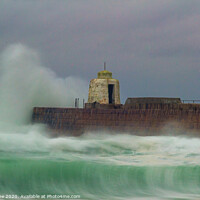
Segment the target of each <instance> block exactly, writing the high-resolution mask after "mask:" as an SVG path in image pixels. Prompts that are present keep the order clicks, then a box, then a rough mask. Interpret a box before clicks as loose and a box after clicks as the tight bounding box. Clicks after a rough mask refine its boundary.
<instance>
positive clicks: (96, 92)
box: [88, 78, 120, 104]
mask: <svg viewBox="0 0 200 200" xmlns="http://www.w3.org/2000/svg"><path fill="white" fill-rule="evenodd" d="M109 84H112V85H114V93H113V95H114V104H120V92H119V81H118V80H116V79H108V78H107V79H92V80H91V81H90V86H89V95H88V103H93V102H98V103H100V104H109V95H108V85H109Z"/></svg>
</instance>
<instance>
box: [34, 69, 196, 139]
mask: <svg viewBox="0 0 200 200" xmlns="http://www.w3.org/2000/svg"><path fill="white" fill-rule="evenodd" d="M32 121H33V122H34V123H43V124H46V125H47V126H48V127H49V129H50V130H52V131H51V132H52V134H53V135H54V136H59V135H74V136H77V135H81V134H83V133H84V132H96V131H98V132H99V131H101V130H106V131H109V132H114V133H116V132H118V133H130V134H136V135H160V134H166V133H168V134H183V133H184V134H187V133H188V132H189V133H190V134H193V135H196V136H199V135H200V104H198V103H196V102H195V101H192V102H188V103H183V101H181V99H180V98H164V97H160V98H158V97H144V98H141V97H139V98H127V100H126V102H125V104H124V105H122V104H121V102H120V85H119V81H118V80H117V79H113V77H112V73H111V72H109V71H107V70H106V67H105V65H104V70H103V71H100V72H99V73H98V75H97V78H96V79H92V80H91V81H90V86H89V93H88V102H87V103H85V105H84V108H53V107H34V108H33V115H32Z"/></svg>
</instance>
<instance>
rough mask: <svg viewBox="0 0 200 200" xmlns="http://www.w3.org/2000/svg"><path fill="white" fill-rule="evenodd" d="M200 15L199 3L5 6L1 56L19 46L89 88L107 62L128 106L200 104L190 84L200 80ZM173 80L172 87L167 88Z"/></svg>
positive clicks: (46, 0)
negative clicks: (156, 98) (134, 100)
mask: <svg viewBox="0 0 200 200" xmlns="http://www.w3.org/2000/svg"><path fill="white" fill-rule="evenodd" d="M199 9H200V2H199V1H195V0H190V1H188V0H182V1H174V0H168V1H160V0H151V1H146V0H140V1H138V0H127V1H123V0H110V1H106V0H102V1H93V0H85V1H81V0H77V1H72V0H71V1H65V0H60V1H52V0H43V1H34V0H30V1H22V0H19V1H5V0H2V1H1V2H0V37H1V40H0V50H2V49H3V48H4V47H5V46H7V45H8V44H11V43H16V42H21V43H23V44H26V45H28V46H30V47H32V48H34V49H37V50H38V51H39V52H40V54H41V57H42V62H43V64H44V65H45V66H47V67H48V68H50V69H52V70H53V71H55V72H56V73H57V74H58V75H59V76H61V77H65V76H66V75H68V74H71V75H72V76H74V75H75V76H77V75H80V74H81V75H82V76H83V78H84V79H87V80H90V79H91V78H94V76H96V73H97V71H99V70H101V69H102V67H103V62H104V61H105V60H106V61H107V65H108V68H109V69H110V70H111V71H113V75H114V76H115V77H117V78H118V79H119V80H120V82H121V88H122V92H121V93H122V96H123V98H125V97H126V96H128V95H130V96H134V95H144V96H145V95H149V94H152V95H161V96H165V95H166V96H167V95H180V96H181V97H182V96H183V97H184V96H189V95H192V93H191V92H188V91H192V92H193V93H195V94H193V95H192V97H193V98H200V96H198V95H197V93H198V88H197V86H193V85H192V84H191V83H192V82H193V80H194V78H196V77H198V76H199V74H198V73H199V71H198V70H197V68H198V65H199V51H200V49H199V46H200V37H199V35H200V14H199ZM197 72H198V73H197ZM175 74H176V75H175ZM179 74H180V77H179ZM155 76H156V78H155ZM181 76H182V77H183V76H184V77H185V76H189V77H188V78H187V79H188V81H187V82H185V83H184V82H183V81H182V79H181ZM177 77H178V78H177ZM167 79H170V80H171V82H173V84H170V83H169V84H168V85H167V81H166V83H163V80H167ZM147 83H148V84H147ZM162 83H163V84H162ZM180 84H181V86H182V84H183V88H186V90H185V91H182V92H180ZM195 84H197V85H199V84H200V83H199V81H198V80H197V81H196V82H195ZM155 86H156V92H155ZM163 88H166V89H163ZM171 91H174V92H173V93H172V92H171ZM192 97H191V98H192Z"/></svg>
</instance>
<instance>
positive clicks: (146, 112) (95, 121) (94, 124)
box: [32, 103, 200, 136]
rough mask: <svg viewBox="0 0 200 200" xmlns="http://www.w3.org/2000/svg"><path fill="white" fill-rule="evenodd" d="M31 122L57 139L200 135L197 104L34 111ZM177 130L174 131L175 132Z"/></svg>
mask: <svg viewBox="0 0 200 200" xmlns="http://www.w3.org/2000/svg"><path fill="white" fill-rule="evenodd" d="M32 121H33V122H34V123H43V124H46V125H47V126H48V127H49V128H50V129H51V130H53V131H52V132H53V133H54V134H55V136H56V135H63V134H64V135H80V134H82V133H84V132H88V131H99V130H109V131H114V132H128V133H131V134H136V135H159V134H164V133H166V132H168V133H170V130H172V129H173V133H174V132H176V133H177V134H180V133H183V132H182V130H186V131H185V133H186V132H188V131H189V132H190V134H194V135H196V136H199V135H200V104H137V103H136V104H135V105H134V106H132V107H131V108H125V107H122V108H118V109H97V108H48V107H35V108H34V109H33V115H32ZM174 130H176V131H174Z"/></svg>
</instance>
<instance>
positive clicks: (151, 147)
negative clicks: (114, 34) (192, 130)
mask: <svg viewBox="0 0 200 200" xmlns="http://www.w3.org/2000/svg"><path fill="white" fill-rule="evenodd" d="M87 92H88V83H87V82H86V81H84V80H81V79H80V78H75V77H70V76H69V77H67V78H66V79H61V78H58V77H57V76H56V74H55V73H54V72H53V71H51V70H49V69H47V68H45V67H44V66H42V64H41V63H40V59H39V55H38V54H37V52H35V51H34V50H32V49H29V48H28V47H25V46H23V45H21V44H16V45H12V46H9V47H8V48H7V49H6V50H5V51H4V52H2V54H1V57H0V194H15V195H21V194H24V195H28V194H39V195H43V194H52V195H53V194H58V195H60V194H63V195H67V194H69V195H72V194H78V195H81V198H83V199H108V200H112V199H120V200H121V199H123V200H126V199H144V200H146V199H166V200H167V199H173V200H174V199H177V200H178V199H179V200H180V199H181V200H183V199H185V200H186V199H191V200H194V199H200V139H199V138H185V137H172V136H170V137H166V136H165V137H164V136H161V137H156V136H154V137H140V136H134V135H127V134H124V133H123V134H116V135H111V134H110V133H109V132H98V133H86V134H84V135H82V136H81V137H65V138H63V137H60V138H49V137H48V132H47V131H46V129H45V127H44V126H42V125H37V124H35V125H32V124H31V123H30V120H31V114H32V108H33V107H34V106H59V107H73V105H74V98H76V97H79V98H85V99H87Z"/></svg>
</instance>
